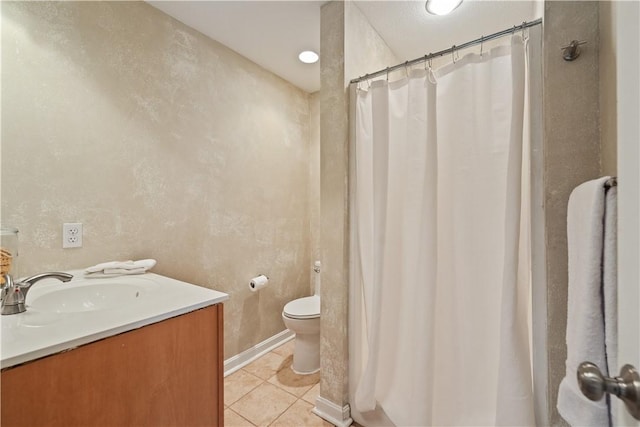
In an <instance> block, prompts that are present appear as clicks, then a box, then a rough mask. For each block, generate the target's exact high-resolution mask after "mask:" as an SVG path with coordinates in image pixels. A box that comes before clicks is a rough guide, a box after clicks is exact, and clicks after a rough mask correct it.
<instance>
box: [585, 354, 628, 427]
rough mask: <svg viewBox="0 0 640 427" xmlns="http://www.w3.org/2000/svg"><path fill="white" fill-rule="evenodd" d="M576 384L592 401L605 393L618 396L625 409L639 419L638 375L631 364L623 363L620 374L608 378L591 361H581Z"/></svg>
mask: <svg viewBox="0 0 640 427" xmlns="http://www.w3.org/2000/svg"><path fill="white" fill-rule="evenodd" d="M578 385H580V390H581V391H582V394H584V395H585V396H586V397H587V398H588V399H590V400H593V401H598V400H600V399H602V397H603V396H604V395H605V393H610V394H613V395H615V396H617V397H619V398H620V399H622V401H623V402H624V404H625V405H626V407H627V411H629V413H630V414H631V415H632V416H633V417H634V418H635V419H637V420H640V375H639V374H638V371H637V370H636V368H634V367H633V366H631V365H624V366H623V367H622V369H620V376H618V377H615V378H609V377H605V376H603V375H602V372H600V369H598V367H597V366H596V365H594V364H593V363H591V362H582V363H581V364H580V366H578Z"/></svg>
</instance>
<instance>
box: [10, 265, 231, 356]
mask: <svg viewBox="0 0 640 427" xmlns="http://www.w3.org/2000/svg"><path fill="white" fill-rule="evenodd" d="M69 273H71V274H73V275H74V278H73V279H72V280H71V281H70V282H68V283H62V282H59V281H57V280H55V279H45V280H42V281H40V282H38V283H36V284H35V285H34V286H33V287H32V288H31V289H30V290H29V292H28V294H27V301H26V302H27V311H26V312H24V313H19V314H13V315H7V316H0V323H1V327H2V329H1V330H2V337H1V345H0V354H1V356H2V362H1V364H0V368H7V367H10V366H15V365H18V364H20V363H24V362H28V361H31V360H35V359H38V358H40V357H43V356H47V355H50V354H54V353H58V352H61V351H64V350H68V349H72V348H75V347H78V346H80V345H83V344H87V343H90V342H93V341H97V340H100V339H103V338H106V337H110V336H113V335H117V334H120V333H122V332H126V331H130V330H133V329H137V328H140V327H142V326H145V325H150V324H152V323H156V322H159V321H161V320H165V319H169V318H171V317H175V316H179V315H181V314H185V313H188V312H190V311H194V310H197V309H199V308H203V307H207V306H210V305H213V304H218V303H221V302H223V301H226V300H227V299H229V295H227V294H225V293H222V292H218V291H214V290H211V289H207V288H203V287H200V286H196V285H192V284H190V283H186V282H181V281H179V280H175V279H171V278H168V277H164V276H160V275H158V274H154V273H145V274H138V275H131V276H118V277H111V278H91V279H87V278H85V277H84V273H83V271H82V270H75V271H69ZM114 283H126V284H130V285H131V286H133V287H135V289H140V292H139V293H138V292H137V291H136V293H135V299H131V298H133V297H131V298H128V299H126V302H125V303H123V304H118V305H117V307H113V308H107V309H100V310H94V309H91V308H89V309H87V310H86V311H71V312H64V313H57V312H52V311H51V310H49V309H41V308H40V307H38V306H37V305H38V304H37V302H38V298H40V297H43V296H47V295H48V296H49V297H51V296H52V295H53V294H52V293H54V292H56V291H61V290H65V292H69V291H70V290H71V289H73V288H74V287H80V286H83V287H85V288H86V287H88V286H92V285H94V284H95V285H98V287H107V286H108V285H109V284H114ZM115 286H117V285H115ZM135 289H134V290H135ZM139 294H140V296H139ZM59 295H63V293H60V294H59ZM138 296H139V297H138ZM43 300H44V299H43ZM43 300H41V301H43ZM30 303H34V305H35V306H33V307H32V306H30V305H29V304H30Z"/></svg>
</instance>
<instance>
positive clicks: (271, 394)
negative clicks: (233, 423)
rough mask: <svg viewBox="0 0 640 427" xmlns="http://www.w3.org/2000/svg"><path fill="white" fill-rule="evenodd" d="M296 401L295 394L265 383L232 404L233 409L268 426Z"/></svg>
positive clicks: (257, 422)
mask: <svg viewBox="0 0 640 427" xmlns="http://www.w3.org/2000/svg"><path fill="white" fill-rule="evenodd" d="M295 401H296V398H295V396H293V395H291V394H289V393H287V392H286V391H283V390H281V389H279V388H278V387H276V386H274V385H272V384H269V383H263V384H262V385H260V386H258V387H257V388H255V389H254V390H253V391H251V392H249V394H247V395H246V396H244V397H243V398H241V399H240V400H238V401H237V402H236V403H234V404H233V405H231V409H233V410H234V411H235V412H237V413H238V414H239V415H241V416H242V417H244V418H246V419H247V420H249V421H251V422H252V423H254V424H255V425H257V426H267V425H269V424H270V423H272V422H273V421H274V420H275V419H276V418H278V417H279V416H280V415H281V414H282V413H283V412H284V411H285V410H286V409H287V408H289V406H291V404H292V403H293V402H295Z"/></svg>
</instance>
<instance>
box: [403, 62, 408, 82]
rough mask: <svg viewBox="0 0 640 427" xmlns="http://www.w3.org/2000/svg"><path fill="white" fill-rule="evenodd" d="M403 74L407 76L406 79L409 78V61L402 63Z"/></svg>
mask: <svg viewBox="0 0 640 427" xmlns="http://www.w3.org/2000/svg"><path fill="white" fill-rule="evenodd" d="M404 73H405V74H406V75H407V78H409V61H408V60H407V61H405V63H404Z"/></svg>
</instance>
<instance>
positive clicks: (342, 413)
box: [311, 396, 353, 427]
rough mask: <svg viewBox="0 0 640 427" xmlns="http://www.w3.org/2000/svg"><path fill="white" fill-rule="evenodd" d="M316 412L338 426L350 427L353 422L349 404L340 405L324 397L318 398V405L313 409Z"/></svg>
mask: <svg viewBox="0 0 640 427" xmlns="http://www.w3.org/2000/svg"><path fill="white" fill-rule="evenodd" d="M311 412H313V413H314V414H316V415H317V416H319V417H320V418H322V419H323V420H326V421H328V422H330V423H331V424H333V425H334V426H336V427H349V426H350V425H351V424H353V420H352V419H351V408H350V407H349V404H346V405H344V406H343V407H340V406H338V405H336V404H335V403H333V402H332V401H330V400H327V399H325V398H324V397H321V396H318V397H317V398H316V406H315V408H313V409H312V410H311Z"/></svg>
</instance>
